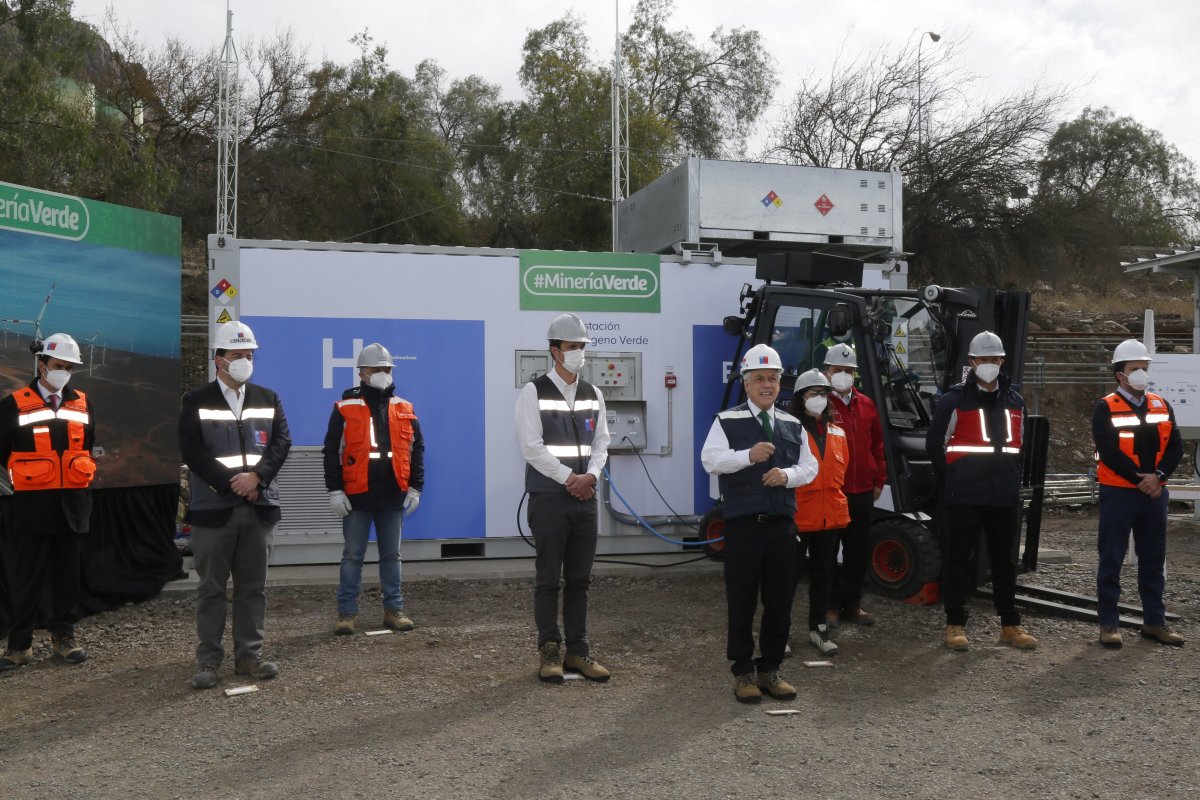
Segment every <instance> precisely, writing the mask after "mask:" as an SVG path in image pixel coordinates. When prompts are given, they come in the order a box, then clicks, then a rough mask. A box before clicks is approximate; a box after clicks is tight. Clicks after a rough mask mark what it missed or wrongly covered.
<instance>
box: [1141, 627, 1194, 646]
mask: <svg viewBox="0 0 1200 800" xmlns="http://www.w3.org/2000/svg"><path fill="white" fill-rule="evenodd" d="M1142 638H1143V639H1153V640H1154V641H1156V642H1158V643H1159V644H1169V645H1171V647H1183V643H1184V641H1186V640H1185V639H1184V638H1183V637H1182V636H1180V635H1179V634H1178V633H1176V632H1175V631H1173V630H1171V629H1170V628H1168V627H1167V626H1166V625H1143V626H1142Z"/></svg>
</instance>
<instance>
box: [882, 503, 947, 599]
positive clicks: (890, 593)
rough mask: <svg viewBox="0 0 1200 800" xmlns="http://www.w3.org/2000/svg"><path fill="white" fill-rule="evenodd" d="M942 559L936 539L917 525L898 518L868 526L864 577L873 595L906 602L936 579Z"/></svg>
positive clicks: (923, 527)
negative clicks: (867, 563) (868, 557)
mask: <svg viewBox="0 0 1200 800" xmlns="http://www.w3.org/2000/svg"><path fill="white" fill-rule="evenodd" d="M941 568H942V559H941V553H940V551H939V549H938V545H937V540H936V539H935V538H934V535H933V533H932V532H930V531H929V529H928V528H926V527H925V526H923V525H921V524H920V523H917V522H914V521H912V520H909V519H904V518H902V517H892V518H890V519H884V520H881V521H879V522H877V523H875V524H874V525H872V526H871V563H870V568H869V569H868V570H867V574H868V576H869V578H870V581H871V586H872V588H873V589H874V590H875V593H876V594H879V595H882V596H884V597H891V598H894V599H897V600H907V599H908V598H910V597H912V596H913V595H914V594H916V593H917V592H919V591H920V590H921V588H922V587H924V586H925V585H926V584H928V583H930V582H932V581H936V580H938V577H939V575H940V574H941Z"/></svg>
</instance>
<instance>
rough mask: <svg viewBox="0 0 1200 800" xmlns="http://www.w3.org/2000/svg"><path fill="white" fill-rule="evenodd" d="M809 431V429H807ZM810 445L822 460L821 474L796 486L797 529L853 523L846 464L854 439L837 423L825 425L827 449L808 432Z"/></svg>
mask: <svg viewBox="0 0 1200 800" xmlns="http://www.w3.org/2000/svg"><path fill="white" fill-rule="evenodd" d="M806 431H807V429H806ZM808 448H809V449H810V450H811V451H812V454H813V455H814V456H817V457H818V459H819V461H820V468H819V469H818V470H817V477H816V478H814V479H813V481H812V483H806V484H805V485H803V486H797V487H796V514H795V516H794V517H793V519H794V520H795V522H796V530H798V531H800V532H801V533H804V532H805V531H826V530H834V529H837V528H844V527H846V526H847V525H849V524H850V504H849V502H847V500H846V495H845V493H844V492H843V491H842V485H843V484H844V483H845V480H846V467H847V466H848V465H849V463H850V443H849V441H847V439H846V432H845V431H843V430H842V429H841V428H839V427H838V426H837V425H828V426H826V428H825V452H824V453H822V452H821V451H820V449H819V448H818V447H817V440H816V439H815V438H814V437H813V435H812V433H809V434H808Z"/></svg>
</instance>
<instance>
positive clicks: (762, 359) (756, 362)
mask: <svg viewBox="0 0 1200 800" xmlns="http://www.w3.org/2000/svg"><path fill="white" fill-rule="evenodd" d="M755 369H774V370H779V371H780V372H783V362H781V361H780V360H779V353H776V352H775V348H773V347H771V346H770V345H765V344H756V345H754V347H751V348H750V349H749V350H747V351H746V354H745V355H744V356H742V368H741V370H740V372H741V374H742V375H745V374H746V373H747V372H750V371H751V370H755Z"/></svg>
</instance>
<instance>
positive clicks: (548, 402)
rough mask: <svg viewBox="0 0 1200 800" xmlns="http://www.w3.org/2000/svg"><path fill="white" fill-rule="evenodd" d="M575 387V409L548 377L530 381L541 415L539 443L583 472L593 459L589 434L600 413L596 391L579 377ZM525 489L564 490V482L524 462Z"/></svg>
mask: <svg viewBox="0 0 1200 800" xmlns="http://www.w3.org/2000/svg"><path fill="white" fill-rule="evenodd" d="M577 380H578V381H579V386H578V388H576V389H575V408H574V410H573V411H572V409H571V408H569V407H568V406H567V399H566V398H565V397H563V395H562V392H560V391H559V390H558V387H557V386H555V385H554V381H552V380H550V376H549V375H543V376H541V377H540V378H537V379H536V380H534V382H533V386H534V388H535V389H537V396H538V410H539V411H540V412H541V417H542V442H543V443H544V444H545V445H546V448H547V449H548V450H549V451H550V454H551V455H553V456H554V457H555V458H557V459H558V460H559V461H561V462H562V463H564V464H566V465H567V466H568V467H570V468H571V471H572V472H574V473H576V474H579V475H582V474H584V473H586V472H587V469H588V462H590V461H591V460H592V437H594V436H595V435H596V423H597V418H598V416H599V414H600V401H599V400H598V399H597V397H596V390H595V389H594V388H593V387H592V385H591V384H590V383H588V382H587V381H585V380H584V379H583V378H578V379H577ZM525 491H527V492H563V491H566V490H565V489H564V488H563V485H562V484H561V483H559V482H558V481H556V480H554V479H553V478H547V477H546V476H545V475H543V474H542V473H540V472H538V471H537V470H536V469H534V468H533V467H531V466H529V465H528V464H526V465H525Z"/></svg>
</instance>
